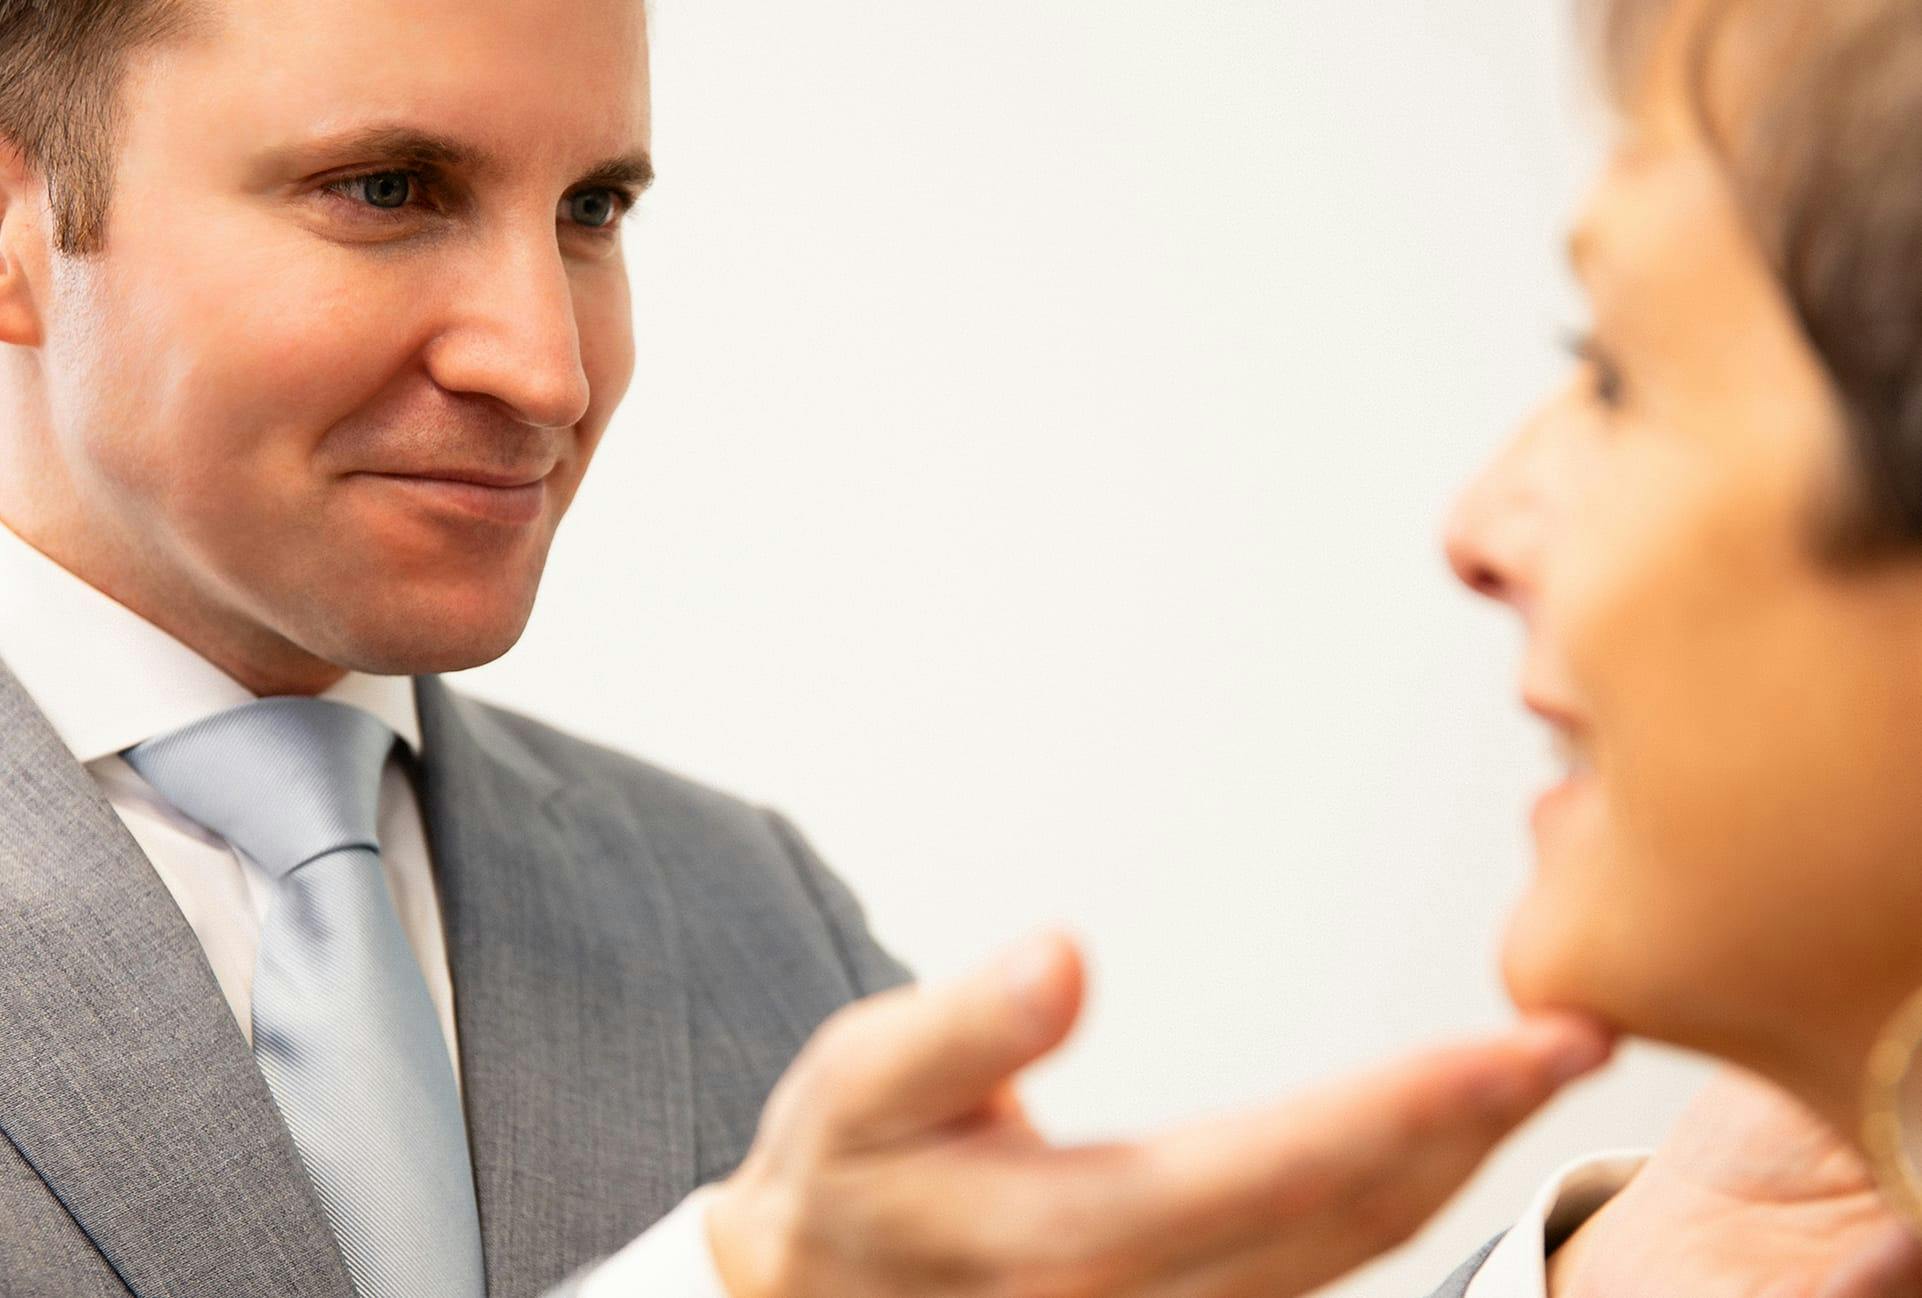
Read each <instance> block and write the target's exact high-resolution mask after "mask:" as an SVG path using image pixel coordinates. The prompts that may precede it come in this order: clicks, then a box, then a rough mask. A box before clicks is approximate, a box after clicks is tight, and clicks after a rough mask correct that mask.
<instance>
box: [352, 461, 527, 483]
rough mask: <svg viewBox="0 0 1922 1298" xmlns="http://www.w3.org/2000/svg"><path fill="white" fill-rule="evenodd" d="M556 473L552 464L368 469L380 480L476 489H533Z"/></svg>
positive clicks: (368, 471)
mask: <svg viewBox="0 0 1922 1298" xmlns="http://www.w3.org/2000/svg"><path fill="white" fill-rule="evenodd" d="M553 471H554V466H553V465H552V464H546V465H542V466H540V467H539V468H533V467H530V468H526V469H508V470H500V469H468V468H427V469H368V470H363V472H366V473H369V474H371V475H372V476H374V477H379V478H427V479H430V480H432V481H435V482H465V483H468V484H469V485H471V486H475V487H531V486H532V485H534V484H535V483H537V482H539V481H541V480H542V479H543V478H545V477H546V476H547V475H548V474H550V473H552V472H553Z"/></svg>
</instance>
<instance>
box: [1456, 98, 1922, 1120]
mask: <svg viewBox="0 0 1922 1298" xmlns="http://www.w3.org/2000/svg"><path fill="white" fill-rule="evenodd" d="M1660 68H1661V65H1658V72H1657V74H1656V75H1654V76H1652V77H1651V87H1652V89H1651V91H1650V93H1649V98H1648V100H1647V102H1645V103H1644V104H1643V105H1642V106H1641V108H1640V111H1638V112H1637V113H1636V114H1635V117H1634V120H1633V121H1632V122H1630V123H1629V124H1628V126H1627V129H1626V130H1625V132H1624V135H1623V138H1622V139H1621V141H1620V146H1619V147H1618V149H1617V150H1616V152H1615V155H1614V158H1613V160H1612V162H1611V165H1610V166H1609V168H1608V171H1607V173H1606V175H1605V176H1604V177H1603V179H1602V181H1601V183H1600V185H1599V186H1598V187H1597V189H1596V191H1595V193H1594V196H1593V199H1592V201H1591V202H1590V204H1589V205H1588V208H1587V210H1586V212H1585V213H1584V215H1583V219H1582V222H1581V226H1580V230H1579V233H1578V235H1577V238H1576V247H1577V250H1578V258H1577V260H1578V264H1579V267H1580V270H1581V273H1582V278H1583V281H1584V284H1585V286H1586V289H1587V295H1588V298H1589V301H1590V304H1591V307H1592V310H1593V335H1592V342H1591V344H1590V345H1589V346H1588V347H1587V348H1586V349H1585V358H1584V360H1583V363H1582V364H1581V365H1580V367H1579V370H1578V372H1577V373H1576V375H1575V376H1574V379H1573V381H1572V382H1571V383H1570V384H1569V386H1568V387H1567V388H1566V389H1565V390H1563V391H1562V392H1560V393H1558V394H1557V395H1555V396H1554V397H1553V399H1551V400H1550V401H1549V402H1548V403H1547V404H1546V405H1544V407H1543V408H1542V410H1541V411H1540V412H1539V414H1538V415H1537V417H1536V418H1535V419H1533V420H1532V421H1531V422H1530V423H1529V425H1528V426H1527V427H1526V428H1525V429H1523V430H1522V432H1521V433H1520V435H1519V436H1518V437H1517V438H1516V439H1515V440H1514V442H1513V443H1512V444H1511V445H1510V447H1509V448H1508V449H1507V450H1506V451H1505V452H1504V453H1503V454H1502V455H1501V456H1500V457H1499V458H1498V459H1497V460H1496V461H1495V462H1494V463H1493V464H1491V465H1490V466H1489V467H1488V469H1487V470H1486V471H1485V472H1484V473H1483V474H1482V476H1481V477H1480V478H1479V480H1478V481H1477V482H1476V483H1475V484H1474V486H1473V487H1471V488H1470V490H1469V491H1468V492H1467V493H1466V494H1465V495H1464V496H1463V498H1462V500H1461V502H1460V504H1459V506H1458V508H1457V511H1456V513H1455V516H1454V519H1453V523H1452V527H1451V533H1450V538H1449V549H1450V557H1451V559H1452V560H1453V562H1454V565H1455V567H1456V569H1457V571H1458V572H1459V573H1460V574H1461V575H1462V577H1463V579H1464V580H1465V581H1467V582H1468V583H1469V584H1470V585H1471V586H1473V587H1474V588H1475V589H1477V590H1479V591H1481V592H1483V593H1485V594H1489V595H1492V596H1495V597H1497V598H1500V599H1502V600H1503V601H1505V602H1506V603H1508V604H1510V605H1511V606H1513V608H1514V609H1515V610H1516V611H1517V612H1518V613H1519V614H1521V616H1522V618H1523V620H1524V622H1525V624H1526V629H1527V631H1528V637H1529V646H1528V649H1529V652H1528V660H1527V664H1526V668H1525V671H1524V680H1523V689H1524V692H1525V693H1526V694H1527V695H1528V696H1529V699H1530V702H1531V705H1532V706H1533V707H1534V708H1535V709H1536V710H1537V711H1539V712H1541V713H1542V714H1543V715H1544V717H1545V718H1546V719H1548V720H1549V721H1551V722H1552V723H1553V725H1554V727H1555V729H1556V730H1557V732H1559V735H1560V737H1561V741H1562V743H1563V744H1564V746H1565V748H1566V751H1567V752H1568V753H1569V755H1570V757H1571V758H1572V761H1571V778H1570V779H1569V780H1568V781H1567V782H1566V783H1565V784H1563V785H1561V786H1560V787H1559V788H1558V789H1557V790H1556V791H1555V792H1554V793H1552V794H1551V795H1549V796H1548V797H1547V798H1546V799H1544V801H1543V802H1542V803H1540V804H1539V805H1538V807H1537V810H1536V814H1535V816H1534V830H1535V841H1536V855H1537V872H1536V876H1535V878H1534V881H1533V885H1532V887H1531V888H1530V890H1529V892H1528V895H1527V897H1526V898H1525V900H1524V901H1523V903H1522V905H1521V907H1520V909H1519V910H1518V912H1517V914H1516V916H1515V919H1514V922H1513V924H1512V926H1511V928H1510V931H1509V935H1508V942H1507V947H1506V972H1507V976H1508V981H1509V985H1510V988H1511V991H1512V992H1513V993H1514V995H1515V997H1516V998H1517V1000H1519V1001H1520V1002H1521V1003H1522V1004H1523V1005H1525V1006H1538V1007H1539V1006H1545V1005H1561V1006H1573V1007H1579V1008H1585V1009H1590V1010H1594V1011H1597V1012H1600V1013H1602V1014H1603V1015H1605V1016H1606V1017H1608V1018H1609V1019H1610V1020H1612V1021H1613V1022H1615V1023H1616V1024H1618V1025H1619V1026H1622V1027H1624V1028H1626V1029H1628V1030H1631V1031H1635V1032H1638V1033H1642V1034H1645V1035H1649V1036H1655V1037H1660V1038H1664V1039H1667V1040H1670V1041H1676V1042H1679V1043H1681V1044H1684V1045H1688V1046H1693V1047H1696V1048H1700V1049H1706V1050H1711V1051H1714V1052H1716V1053H1720V1054H1724V1055H1729V1056H1731V1057H1734V1058H1736V1059H1738V1060H1739V1061H1741V1062H1744V1063H1748V1064H1750V1065H1751V1066H1755V1067H1758V1068H1762V1069H1764V1070H1765V1071H1770V1072H1772V1073H1773V1074H1774V1075H1775V1076H1776V1077H1777V1078H1778V1080H1787V1081H1791V1082H1803V1083H1807V1084H1808V1085H1807V1086H1805V1087H1804V1090H1805V1093H1806V1092H1807V1091H1808V1090H1810V1089H1813V1088H1815V1087H1817V1086H1819V1085H1821V1084H1823V1083H1822V1082H1821V1081H1820V1080H1814V1079H1812V1071H1813V1070H1816V1069H1819V1068H1821V1067H1824V1066H1832V1067H1834V1068H1836V1069H1838V1070H1843V1071H1846V1070H1847V1069H1849V1068H1851V1067H1853V1066H1854V1065H1856V1064H1858V1063H1859V1062H1860V1055H1859V1054H1857V1055H1855V1057H1854V1058H1848V1057H1846V1056H1847V1055H1848V1054H1849V1052H1850V1051H1853V1050H1857V1049H1860V1048H1864V1047H1866V1044H1867V1040H1868V1038H1869V1037H1870V1036H1872V1035H1873V1033H1874V1031H1875V1029H1876V1028H1877V1027H1878V1026H1879V1025H1880V1022H1881V1020H1882V1018H1883V1016H1885V1015H1886V1014H1887V1013H1888V1012H1889V1011H1890V1010H1892V1009H1893V1008H1894V1006H1895V1004H1896V1003H1897V1002H1898V1001H1899V1000H1900V999H1901V998H1902V997H1903V996H1905V995H1906V994H1907V992H1908V991H1909V990H1910V988H1912V986H1913V985H1914V983H1915V982H1916V981H1922V968H1918V966H1917V958H1916V955H1915V934H1916V927H1917V916H1922V870H1918V869H1917V867H1916V860H1915V857H1916V851H1917V847H1916V845H1917V844H1918V843H1922V798H1918V797H1917V793H1916V790H1917V787H1918V780H1919V779H1922V562H1919V561H1918V560H1917V559H1916V558H1915V557H1914V556H1902V557H1900V558H1897V559H1892V560H1888V561H1886V562H1883V563H1880V564H1877V565H1874V566H1870V565H1866V564H1864V565H1860V566H1857V567H1853V568H1843V567H1841V566H1840V565H1838V564H1837V563H1836V562H1834V561H1833V560H1832V559H1830V558H1827V557H1824V555H1823V552H1822V550H1821V547H1820V545H1819V544H1818V539H1819V538H1820V536H1821V535H1822V527H1821V523H1822V520H1824V519H1825V518H1833V517H1834V515H1835V513H1836V511H1837V509H1838V504H1839V502H1840V501H1841V500H1842V499H1843V498H1844V496H1845V494H1846V492H1847V489H1848V485H1849V482H1850V475H1851V474H1852V473H1853V471H1854V470H1853V466H1852V464H1851V462H1850V457H1849V455H1848V452H1847V449H1846V447H1847V425H1846V418H1845V415H1844V412H1843V407H1842V403H1841V399H1840V397H1839V395H1838V394H1837V393H1836V392H1835V390H1834V388H1833V386H1832V384H1831V382H1830V381H1829V379H1828V377H1827V374H1826V371H1825V370H1824V369H1823V367H1822V364H1821V361H1820V359H1819V357H1818V356H1817V355H1816V354H1815V352H1814V350H1813V348H1812V347H1811V346H1810V344H1809V343H1808V341H1807V340H1806V337H1805V336H1804V334H1803V333H1802V331H1801V328H1800V326H1799V324H1798V323H1797V320H1796V317H1795V315H1794V312H1793V310H1792V307H1791V305H1790V303H1789V302H1788V300H1787V299H1786V297H1785V295H1784V293H1783V291H1782V289H1781V288H1780V286H1779V284H1778V282H1777V281H1776V279H1775V277H1774V275H1773V274H1772V272H1771V270H1770V267H1769V264H1768V262H1767V260H1766V258H1765V257H1764V255H1763V253H1762V251H1761V249H1760V247H1759V246H1758V244H1757V242H1756V241H1755V239H1754V237H1753V236H1752V234H1751V233H1750V228H1749V226H1748V224H1747V222H1746V221H1745V219H1744V217H1743V214H1742V212H1741V210H1740V207H1739V205H1738V203H1737V201H1736V199H1735V196H1734V194H1733V191H1732V189H1731V187H1730V184H1729V182H1728V180H1727V176H1726V171H1725V168H1724V165H1723V163H1722V162H1721V160H1720V159H1719V158H1718V157H1717V156H1716V155H1715V154H1714V153H1713V152H1712V151H1711V149H1710V148H1709V146H1708V145H1707V143H1706V142H1705V141H1704V140H1703V139H1702V138H1701V136H1700V133H1699V131H1698V130H1697V129H1696V125H1695V122H1694V120H1693V117H1692V115H1691V112H1690V109H1689V107H1688V98H1687V93H1686V91H1685V89H1684V83H1683V79H1682V77H1681V75H1680V74H1679V73H1676V74H1674V75H1667V76H1664V75H1660ZM1825 1054H1826V1055H1828V1056H1829V1057H1830V1059H1831V1061H1832V1062H1831V1064H1830V1065H1823V1064H1820V1063H1818V1062H1816V1061H1818V1060H1820V1059H1821V1058H1822V1057H1823V1056H1824V1055H1825ZM1804 1067H1806V1068H1807V1069H1809V1070H1811V1073H1798V1072H1797V1070H1798V1069H1800V1068H1804ZM1823 1098H1829V1097H1823Z"/></svg>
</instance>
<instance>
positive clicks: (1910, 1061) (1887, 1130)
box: [1862, 991, 1922, 1235]
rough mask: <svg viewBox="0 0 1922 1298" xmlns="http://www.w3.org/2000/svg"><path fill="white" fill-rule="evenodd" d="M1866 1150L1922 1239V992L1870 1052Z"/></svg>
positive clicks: (1891, 1200)
mask: <svg viewBox="0 0 1922 1298" xmlns="http://www.w3.org/2000/svg"><path fill="white" fill-rule="evenodd" d="M1862 1147H1863V1149H1864V1150H1865V1151H1866V1152H1867V1154H1868V1159H1869V1170H1870V1171H1871V1172H1872V1173H1873V1174H1874V1176H1875V1181H1876V1185H1877V1188H1879V1189H1880V1190H1881V1192H1882V1197H1883V1199H1885V1200H1886V1201H1887V1202H1888V1205H1889V1207H1891V1208H1893V1209H1894V1210H1895V1211H1896V1212H1897V1213H1899V1214H1900V1215H1901V1216H1902V1218H1903V1220H1905V1221H1906V1222H1907V1223H1908V1225H1909V1229H1910V1230H1912V1231H1914V1232H1916V1233H1917V1234H1918V1235H1922V991H1919V992H1917V993H1916V994H1915V995H1914V996H1912V997H1910V998H1909V1000H1908V1001H1907V1002H1906V1003H1905V1004H1904V1005H1903V1006H1902V1008H1901V1009H1899V1010H1897V1011H1896V1012H1895V1015H1894V1017H1892V1018H1891V1019H1890V1020H1889V1021H1888V1024H1887V1026H1885V1027H1884V1028H1883V1029H1882V1033H1881V1035H1880V1036H1879V1037H1877V1038H1876V1041H1875V1046H1874V1048H1873V1049H1872V1050H1870V1051H1869V1065H1868V1081H1867V1086H1866V1087H1865V1090H1864V1094H1863V1117H1862Z"/></svg>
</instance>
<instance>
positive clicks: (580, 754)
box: [462, 696, 770, 826]
mask: <svg viewBox="0 0 1922 1298" xmlns="http://www.w3.org/2000/svg"><path fill="white" fill-rule="evenodd" d="M462 701H463V702H464V703H465V704H466V705H467V707H468V708H469V709H470V715H471V716H473V717H474V719H475V721H476V723H477V725H480V724H484V726H485V727H486V728H487V729H489V730H492V731H493V732H494V733H495V735H496V736H497V738H499V739H504V740H507V741H508V742H509V743H510V745H512V746H516V747H519V748H520V749H522V750H523V751H524V752H525V753H526V754H527V755H529V756H531V757H532V758H534V759H535V760H536V761H538V762H539V763H540V764H541V765H542V766H544V767H545V768H546V769H547V770H548V771H550V772H551V773H552V774H553V775H554V776H555V777H556V778H557V779H558V780H560V781H561V782H562V783H564V784H569V785H583V784H586V785H594V786H598V787H600V788H603V789H611V790H615V791H618V792H621V793H624V794H626V795H627V796H628V797H629V798H631V799H633V800H634V801H635V803H636V804H637V805H638V806H640V807H642V808H645V809H647V810H649V811H650V812H651V813H653V814H654V815H663V814H670V813H679V814H680V815H681V816H691V817H694V818H696V819H701V820H711V821H721V822H727V821H752V822H754V823H755V824H756V825H757V826H758V825H764V824H765V823H766V822H767V820H768V817H769V815H770V813H769V812H768V811H766V810H765V809H764V808H762V807H760V806H759V805H757V804H755V803H754V802H751V801H749V800H748V799H746V798H743V797H740V796H738V795H736V794H732V793H728V792H726V791H724V790H721V789H717V788H714V787H713V786H711V785H708V784H704V783H702V782H700V781H698V780H694V779H691V778H689V777H688V776H685V775H682V774H680V773H679V772H677V771H671V770H669V769H667V768H666V767H663V766H659V765H656V764H655V763H653V762H650V761H648V760H646V759H645V758H642V757H638V756H636V755H634V754H633V753H628V752H623V751H622V750H620V749H618V748H612V747H609V746H608V745H606V744H602V743H597V742H595V741H593V740H590V739H586V738H583V737H582V736H580V735H576V734H572V733H570V732H569V731H566V730H562V729H561V728H560V727H558V726H555V725H552V724H550V723H548V722H545V721H539V720H536V719H535V718H533V717H530V716H528V715H526V714H525V713H522V712H516V711H514V710H513V709H511V708H504V707H501V706H499V705H498V704H493V703H483V702H481V701H480V700H478V699H475V698H473V697H471V696H462Z"/></svg>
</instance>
